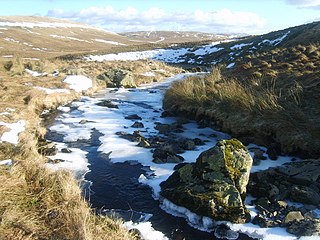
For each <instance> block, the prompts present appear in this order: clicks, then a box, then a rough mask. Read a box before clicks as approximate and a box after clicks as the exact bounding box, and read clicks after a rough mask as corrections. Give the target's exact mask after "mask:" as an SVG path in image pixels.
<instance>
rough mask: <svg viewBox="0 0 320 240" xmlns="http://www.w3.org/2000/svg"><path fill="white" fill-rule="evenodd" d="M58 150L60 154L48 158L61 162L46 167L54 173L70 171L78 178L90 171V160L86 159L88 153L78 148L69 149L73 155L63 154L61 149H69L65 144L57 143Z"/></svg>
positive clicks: (48, 164)
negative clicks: (63, 170) (64, 170)
mask: <svg viewBox="0 0 320 240" xmlns="http://www.w3.org/2000/svg"><path fill="white" fill-rule="evenodd" d="M56 147H57V148H58V151H59V152H58V153H57V154H56V155H54V156H48V157H49V158H50V159H52V160H55V159H58V160H60V162H59V163H47V164H46V166H47V167H48V168H49V169H51V170H52V171H57V170H61V169H68V170H71V171H73V172H74V173H75V174H76V175H77V176H79V177H82V176H83V175H84V174H85V173H86V172H88V171H89V168H88V166H89V165H90V164H89V163H88V160H87V158H86V154H87V152H85V151H83V150H81V149H78V148H68V149H69V150H71V153H62V152H61V149H63V148H67V145H66V144H64V143H56Z"/></svg>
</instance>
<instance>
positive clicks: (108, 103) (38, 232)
mask: <svg viewBox="0 0 320 240" xmlns="http://www.w3.org/2000/svg"><path fill="white" fill-rule="evenodd" d="M0 32H1V33H0V57H1V61H0V63H1V71H0V93H1V94H0V98H1V103H0V149H1V152H0V164H1V166H0V171H1V174H0V177H1V179H2V181H3V182H5V183H6V184H4V185H3V186H1V187H0V196H1V197H2V199H3V201H2V203H1V204H0V210H1V211H0V216H1V219H2V221H1V224H0V233H1V236H4V237H5V238H4V239H14V237H15V236H18V237H19V239H134V237H135V239H137V238H138V239H139V237H140V239H153V240H154V239H190V240H191V239H199V238H201V239H221V238H227V239H261V238H262V239H298V238H299V237H301V236H302V238H301V239H316V238H317V237H318V236H319V233H320V230H319V229H320V228H319V226H320V220H319V214H320V212H319V204H320V195H319V194H320V193H319V182H318V181H319V177H318V176H319V166H318V165H319V164H318V162H319V149H320V142H319V139H320V134H319V119H320V115H319V114H320V112H319V110H318V106H319V103H320V102H319V100H320V99H319V86H320V85H319V77H320V75H319V74H320V71H319V70H320V66H319V57H320V50H319V44H320V43H319V41H318V39H319V36H320V24H319V22H314V23H310V24H306V25H301V26H297V27H292V28H289V29H284V30H280V31H276V32H271V33H268V34H265V35H261V36H234V35H231V34H229V35H219V34H216V35H214V34H212V35H210V34H205V33H194V32H185V33H181V32H178V33H177V32H165V31H158V32H156V31H155V32H147V33H145V32H136V33H126V34H116V33H112V32H107V31H105V30H101V29H97V28H95V27H91V26H89V25H82V24H78V23H74V22H68V21H65V20H57V19H50V18H42V17H11V18H10V17H3V18H0ZM34 36H37V37H36V38H34ZM233 138H237V139H239V140H240V141H241V142H242V143H240V144H241V146H242V144H243V147H241V148H240V149H242V148H243V149H244V150H243V151H245V152H246V153H247V155H246V156H247V157H248V159H251V160H246V161H249V162H248V163H247V165H248V167H249V165H250V168H248V169H247V170H246V171H245V170H244V169H243V167H239V166H238V165H239V164H240V163H239V162H238V160H237V159H238V157H235V158H234V159H233V158H231V159H233V160H230V153H228V152H223V153H222V155H224V156H225V158H222V160H221V159H220V160H219V159H216V160H214V161H216V162H219V161H222V162H225V165H223V166H221V169H222V168H225V170H223V171H222V170H221V171H222V173H223V174H225V176H224V177H223V178H222V179H221V176H220V174H221V172H219V171H218V172H215V171H216V170H215V167H214V166H211V168H207V167H206V165H205V164H204V163H203V164H202V162H205V161H209V160H207V159H206V158H201V157H200V156H205V154H211V152H210V151H218V150H216V149H217V148H218V147H219V146H221V144H225V143H223V141H226V143H227V144H230V146H229V145H226V147H224V148H226V149H231V150H230V151H232V152H231V156H232V157H234V156H238V155H237V154H240V156H242V155H241V154H244V153H237V150H239V149H238V145H239V144H238V143H235V142H233V141H234V140H233ZM219 144H220V145H219ZM232 144H235V145H234V146H233V145H232ZM223 146H224V145H223ZM213 149H215V150H213ZM219 154H220V153H219ZM219 154H216V155H219ZM199 155H200V156H199ZM216 155H214V154H213V156H216ZM208 158H209V159H213V158H214V157H211V155H210V157H208ZM240 158H241V159H242V157H240ZM210 161H211V160H210ZM228 161H231V162H232V161H234V163H232V164H234V165H232V164H231V165H230V163H229V162H228ZM250 161H251V162H250ZM210 164H211V163H208V165H210ZM241 164H242V163H241ZM241 164H240V165H241ZM213 165H214V164H213ZM251 165H252V166H251ZM241 166H242V165H241ZM193 167H194V168H195V169H194V170H192V174H195V175H194V177H192V178H191V179H198V178H199V179H202V177H203V179H205V181H209V180H208V179H210V181H211V180H212V179H214V180H213V182H214V181H217V179H218V180H219V181H222V182H221V183H220V185H221V186H225V185H224V184H226V183H228V184H229V183H230V182H231V185H232V189H234V190H232V191H235V192H236V193H238V192H239V196H238V197H233V195H227V196H226V197H225V195H224V194H226V193H227V192H228V193H230V191H231V190H230V188H229V187H228V188H226V189H228V190H217V189H220V187H215V188H214V190H212V189H211V188H210V187H208V188H207V189H202V188H203V187H202V186H203V185H205V184H204V183H203V182H202V183H201V184H200V185H201V187H199V185H198V184H199V183H197V182H193V180H190V179H189V177H190V176H189V175H188V174H186V172H187V173H188V171H189V170H190V169H192V168H193ZM238 167H239V169H237V168H238ZM188 169H189V170H188ZM197 171H200V173H196V172H197ZM225 172H227V173H225ZM238 172H239V173H238ZM128 173H129V174H128ZM205 173H208V174H207V175H206V174H205ZM239 174H240V175H241V174H243V175H246V176H245V177H242V175H241V176H240V175H239ZM178 175H179V177H181V179H180V180H177V179H179V178H177V176H178ZM205 175H206V176H205ZM216 175H218V176H219V177H214V176H216ZM249 176H250V178H249ZM225 177H226V178H225ZM239 179H242V180H239ZM243 179H245V180H243ZM271 179H272V181H271ZM184 181H186V182H187V185H188V184H189V185H190V186H192V187H190V188H189V190H182V193H178V194H180V195H179V196H184V195H183V194H184V193H185V194H186V195H185V196H184V197H183V199H184V200H183V201H181V202H179V201H178V202H175V199H176V197H172V196H176V195H175V194H177V193H175V192H171V193H170V191H171V189H170V186H171V185H170V184H174V186H177V187H176V188H177V189H178V188H179V189H180V185H179V184H180V183H182V182H184ZM201 181H204V180H201ZM201 181H200V182H201ZM239 181H240V182H241V186H240V185H239V184H240V183H239ZM177 182H179V184H178V183H177ZM243 184H244V185H243ZM178 186H179V187H178ZM166 188H168V189H166ZM181 189H184V188H183V186H181ZM240 189H242V190H240ZM244 189H245V190H244ZM189 191H190V192H192V191H194V192H192V193H189ZM209 191H213V192H212V194H213V195H214V196H215V197H212V198H211V197H209V199H210V201H209V202H212V205H211V206H210V207H212V208H210V211H222V210H221V208H219V204H220V206H225V207H224V208H228V207H229V206H235V204H236V202H237V204H238V202H240V203H241V207H239V209H241V212H242V213H241V214H242V215H241V214H240V215H241V217H239V216H240V215H233V214H234V212H237V211H240V210H239V209H237V210H234V212H233V211H231V213H230V212H228V211H227V210H224V211H222V212H220V213H221V216H222V215H223V216H224V215H225V214H226V217H220V218H219V217H218V218H217V219H216V221H214V220H212V218H210V217H212V216H213V215H212V214H211V213H210V214H209V215H208V214H207V213H206V212H203V210H201V211H200V210H198V209H196V208H194V207H192V204H191V203H192V202H196V203H199V204H200V205H199V208H200V206H201V207H202V208H205V209H207V208H208V206H206V205H205V202H208V201H204V200H203V199H206V197H207V196H206V193H207V192H209ZM168 192H169V193H168ZM164 194H166V197H164ZM167 194H169V195H167ZM170 194H173V195H172V196H171V195H170ZM240 195H241V196H240ZM170 196H171V197H170ZM230 196H232V197H230ZM168 198H170V201H169V200H168ZM231 198H232V199H233V198H236V199H238V200H237V201H236V200H232V201H231V200H230V199H231ZM172 199H173V200H172ZM226 202H227V205H224V204H226ZM183 204H185V205H183ZM202 204H204V206H202ZM89 205H90V206H91V208H90V207H89ZM17 206H18V207H17ZM190 206H191V207H190ZM215 206H217V207H216V208H215ZM190 208H193V209H190ZM210 211H209V212H210ZM222 213H223V214H222ZM230 214H231V215H230ZM105 215H106V216H108V217H107V218H105V217H103V216H105ZM22 216H25V217H24V218H22ZM115 216H117V217H120V220H114V219H113V218H114V217H115ZM109 217H110V218H109ZM248 218H249V220H248ZM295 218H299V219H298V220H296V219H295ZM26 219H28V220H30V221H26ZM221 221H222V222H221ZM128 230H130V231H128ZM133 235H135V236H133ZM137 235H138V237H137ZM308 236H310V238H308ZM280 237H281V238H280Z"/></svg>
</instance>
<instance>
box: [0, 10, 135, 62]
mask: <svg viewBox="0 0 320 240" xmlns="http://www.w3.org/2000/svg"><path fill="white" fill-rule="evenodd" d="M133 44H135V45H137V43H133V42H131V41H129V40H128V39H127V38H126V37H124V36H121V35H118V34H116V33H113V32H109V31H106V30H103V29H99V28H95V27H92V26H89V25H85V24H80V23H76V22H71V21H66V20H61V19H56V18H48V17H21V16H17V17H0V58H10V57H11V56H12V55H19V56H22V57H30V58H35V57H36V58H38V57H39V58H42V57H54V56H60V55H66V54H74V53H83V52H98V51H110V50H111V49H113V48H119V47H125V46H131V45H133Z"/></svg>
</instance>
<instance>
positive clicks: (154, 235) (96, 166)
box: [47, 75, 281, 240]
mask: <svg viewBox="0 0 320 240" xmlns="http://www.w3.org/2000/svg"><path fill="white" fill-rule="evenodd" d="M185 76H186V75H177V76H175V77H174V78H169V79H168V80H167V81H166V82H163V83H156V84H152V85H145V86H142V87H140V88H137V89H112V90H111V89H108V90H106V91H103V92H100V93H98V94H96V95H95V96H94V97H83V98H82V99H81V100H79V101H75V102H73V103H72V104H70V105H69V106H65V107H61V108H59V109H60V111H61V114H59V116H58V117H57V118H56V120H55V122H54V124H53V125H52V126H51V127H50V128H49V131H48V134H47V139H48V140H52V141H54V142H57V146H58V148H59V153H58V154H57V155H56V156H53V157H52V158H53V159H61V160H62V161H61V162H60V163H56V164H49V167H51V168H53V169H59V168H67V169H70V170H72V171H74V173H75V175H76V176H77V177H78V178H80V177H81V178H83V179H84V180H83V189H84V193H85V195H86V198H87V199H88V200H89V202H90V204H91V205H92V207H93V208H95V209H97V211H98V212H99V213H101V214H107V215H113V216H119V217H121V218H122V219H124V221H126V223H125V225H126V226H127V227H128V228H137V229H139V231H140V232H141V234H142V236H143V237H144V238H145V239H152V240H156V239H176V240H178V239H189V240H198V239H201V240H207V239H208V240H209V239H220V238H219V237H224V239H226V238H228V239H252V238H250V237H248V236H247V235H245V234H242V233H239V232H236V231H232V230H229V227H226V226H225V225H220V226H219V225H215V224H213V223H212V222H210V221H209V223H208V221H207V219H206V218H203V217H200V216H197V215H195V214H192V213H191V212H189V211H188V210H186V209H183V208H180V207H178V206H174V205H173V204H171V203H168V202H167V201H165V200H164V199H162V198H161V196H160V195H159V192H160V186H159V184H160V183H161V182H162V181H164V180H166V179H167V178H168V177H169V176H170V175H171V174H172V172H173V168H174V166H175V164H156V163H153V162H152V152H151V150H150V149H147V148H142V147H138V146H136V145H137V143H136V142H130V141H128V140H126V139H123V138H120V137H119V136H118V135H117V134H116V132H119V131H125V132H128V133H132V132H133V131H135V130H138V129H137V128H133V127H131V126H132V124H133V123H134V122H135V121H137V120H130V119H126V118H125V117H127V116H129V115H132V114H137V115H138V116H139V117H141V120H140V121H139V122H142V123H143V125H144V127H143V128H140V129H139V130H140V131H141V134H143V135H144V136H155V135H159V133H158V131H157V130H155V128H154V127H155V123H156V122H160V123H172V122H175V121H176V120H177V119H175V118H163V117H161V113H162V109H161V108H162V99H163V93H164V90H165V89H167V88H168V86H169V85H170V83H171V82H172V81H179V80H181V79H183V78H184V77H185ZM103 100H111V101H112V104H114V105H116V107H115V106H114V107H111V108H110V107H105V106H99V105H97V103H99V102H101V101H103ZM175 137H176V138H177V139H179V138H200V139H202V140H203V141H205V143H206V144H205V145H203V146H197V148H196V149H195V150H193V151H186V152H185V153H183V154H181V156H183V157H184V159H185V162H194V161H195V160H196V158H197V156H198V155H199V154H200V153H201V152H202V151H204V150H206V149H208V148H210V147H212V146H214V145H215V143H216V142H217V141H218V140H219V139H227V138H230V136H228V135H227V134H224V133H221V132H217V131H214V130H212V129H210V128H200V127H199V126H198V125H197V124H196V123H195V122H189V123H186V124H184V125H183V132H181V133H176V135H175ZM66 149H67V150H68V151H66ZM70 151H71V152H70ZM280 163H281V161H280ZM250 227H251V228H253V229H254V230H252V231H257V230H256V229H257V227H252V226H250ZM237 229H239V227H238V228H237ZM246 231H247V230H246Z"/></svg>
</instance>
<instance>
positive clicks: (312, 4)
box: [286, 0, 320, 9]
mask: <svg viewBox="0 0 320 240" xmlns="http://www.w3.org/2000/svg"><path fill="white" fill-rule="evenodd" d="M286 2H287V3H288V4H291V5H296V6H299V7H305V8H314V9H320V0H286Z"/></svg>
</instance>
